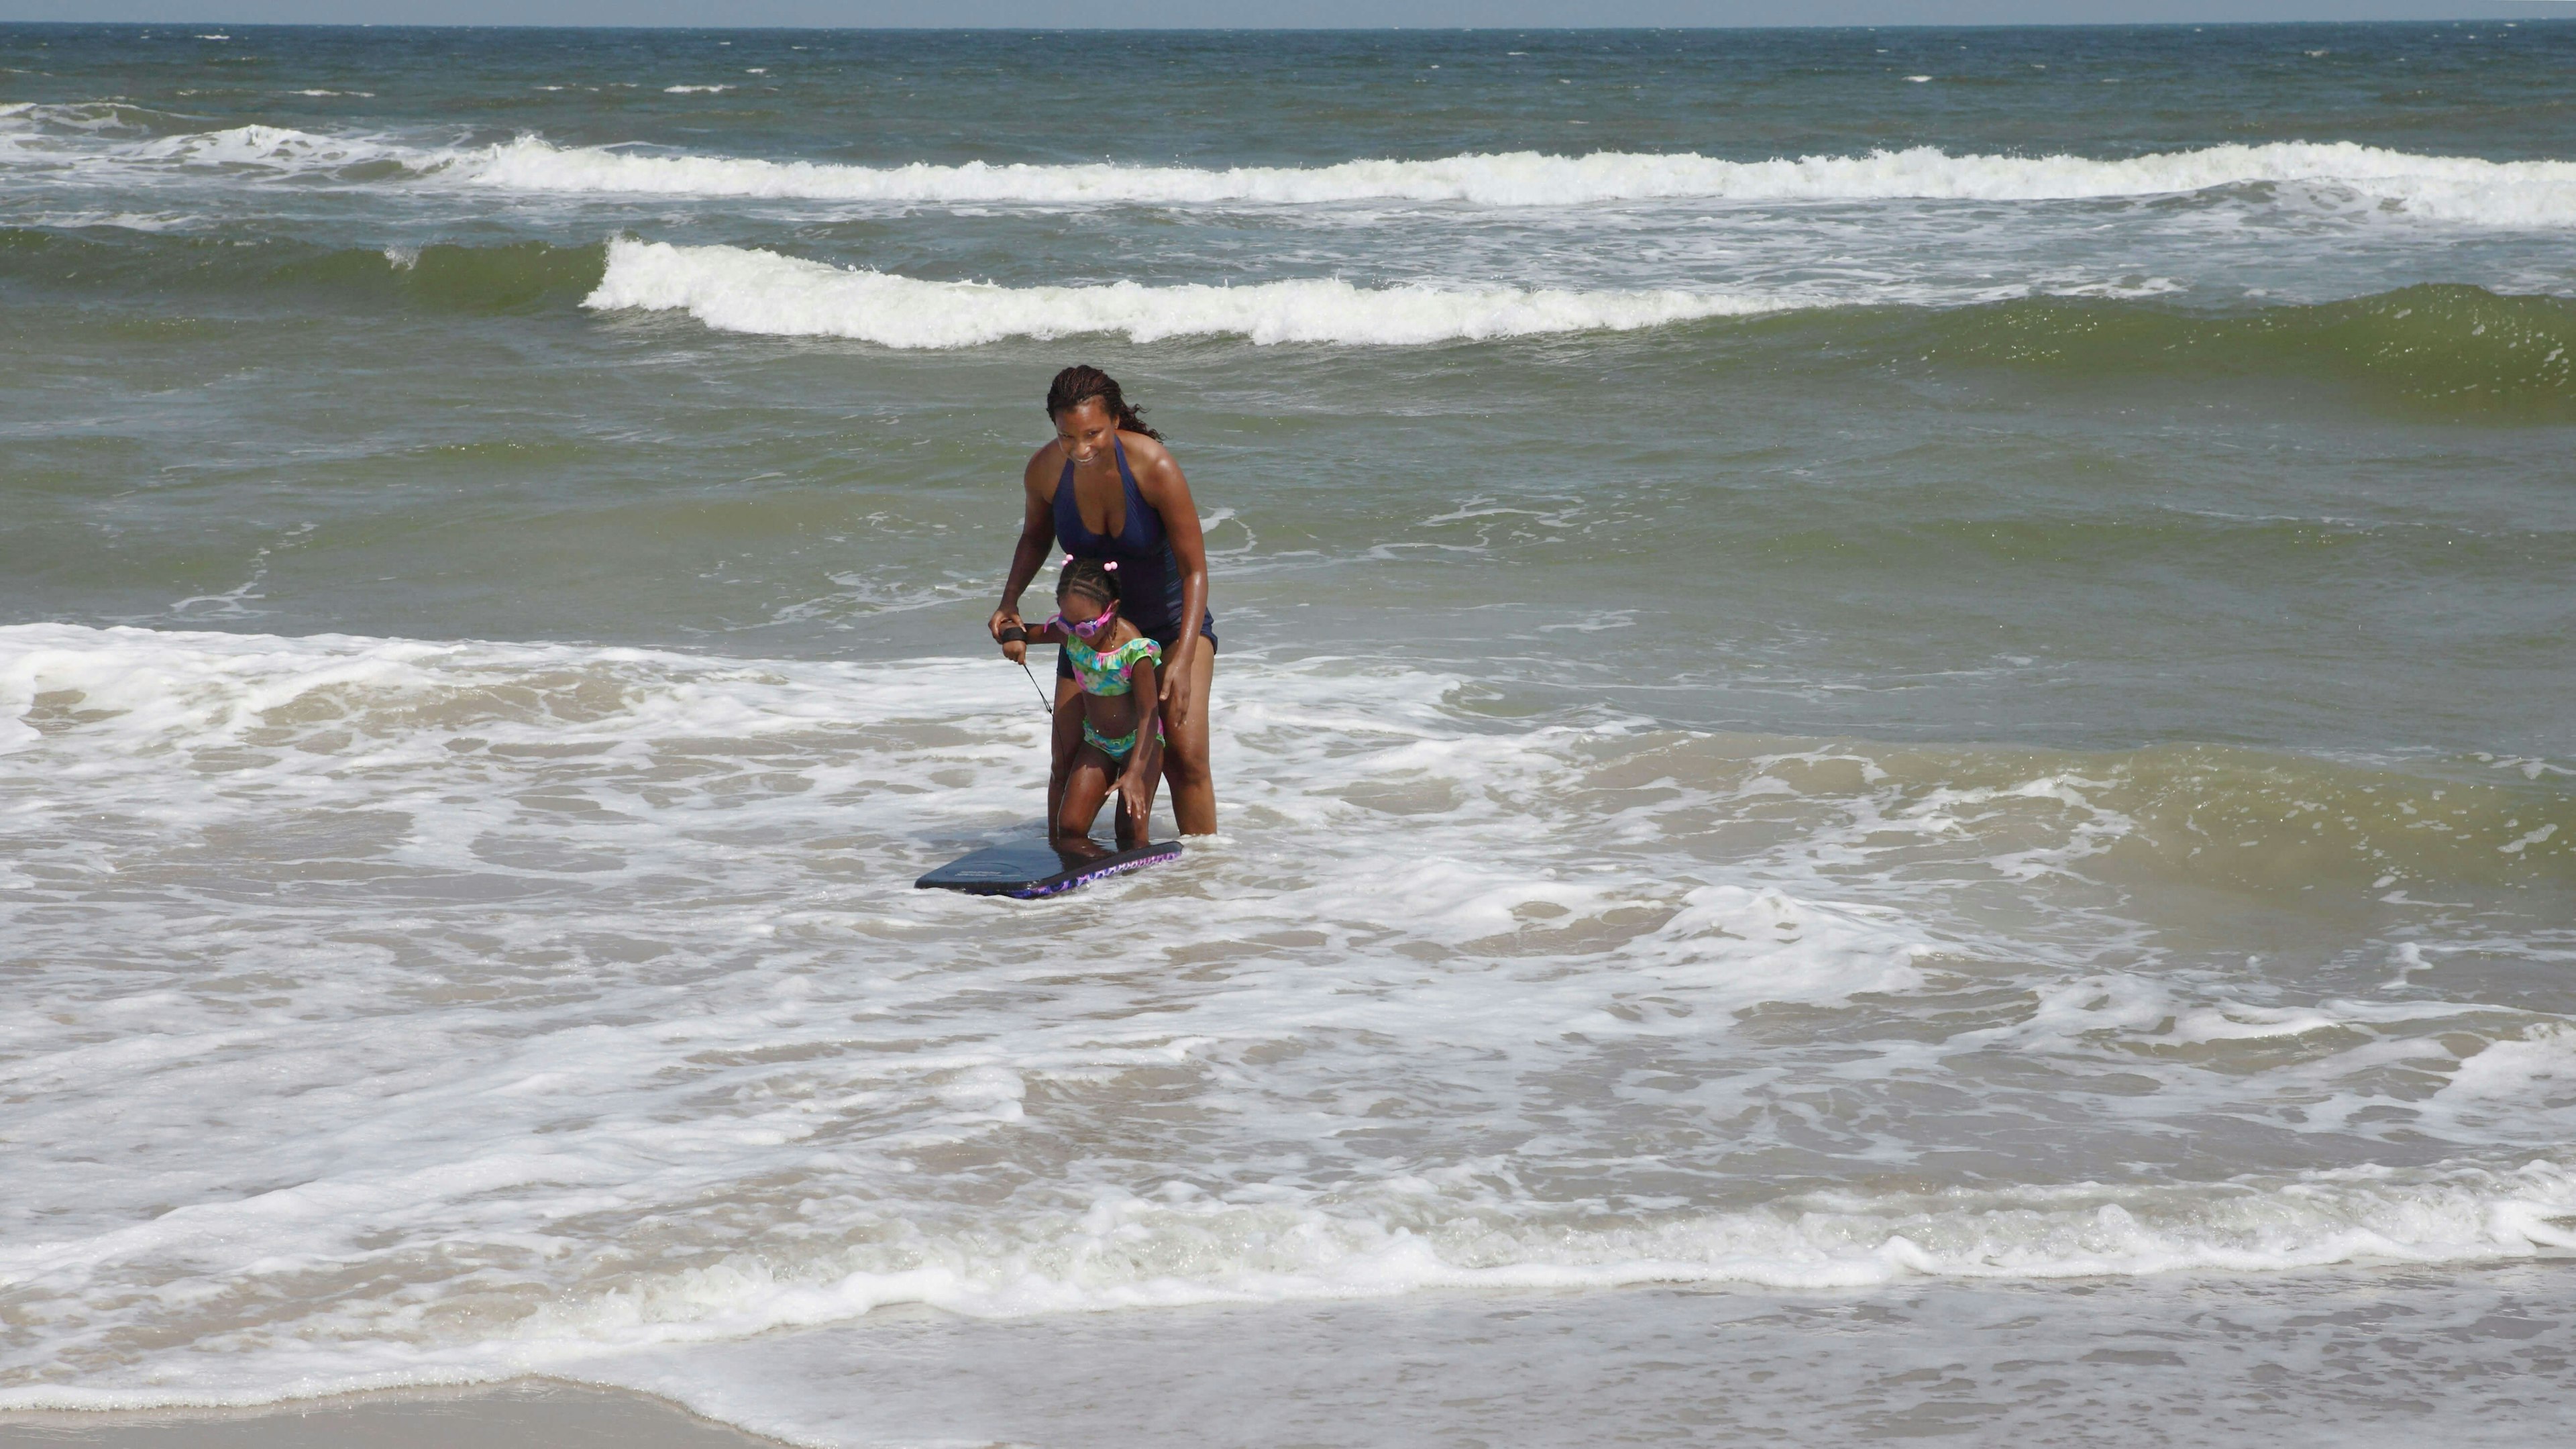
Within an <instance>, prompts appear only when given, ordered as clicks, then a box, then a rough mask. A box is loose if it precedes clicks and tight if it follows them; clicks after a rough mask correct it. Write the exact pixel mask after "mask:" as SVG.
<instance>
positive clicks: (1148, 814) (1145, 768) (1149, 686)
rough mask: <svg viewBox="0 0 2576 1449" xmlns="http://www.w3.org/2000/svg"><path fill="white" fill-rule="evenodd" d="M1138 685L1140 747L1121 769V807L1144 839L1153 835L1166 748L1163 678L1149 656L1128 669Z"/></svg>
mask: <svg viewBox="0 0 2576 1449" xmlns="http://www.w3.org/2000/svg"><path fill="white" fill-rule="evenodd" d="M1127 678H1128V681H1129V683H1131V684H1132V685H1133V686H1134V688H1132V689H1131V690H1129V691H1128V696H1127V697H1128V698H1130V699H1132V700H1134V701H1136V718H1135V720H1134V724H1135V726H1136V748H1134V749H1133V750H1130V751H1128V752H1127V767H1126V768H1125V769H1123V770H1121V771H1119V772H1118V809H1119V811H1120V813H1122V814H1124V815H1125V816H1126V817H1127V818H1128V820H1129V821H1130V822H1131V823H1132V826H1133V830H1134V838H1135V839H1136V840H1137V841H1138V842H1139V843H1142V842H1143V841H1145V840H1148V839H1150V838H1151V837H1152V833H1153V832H1152V831H1151V830H1150V829H1149V828H1148V827H1149V826H1151V825H1152V823H1153V818H1152V817H1153V810H1154V786H1155V784H1156V783H1157V782H1158V781H1160V780H1161V779H1162V775H1163V758H1162V757H1163V752H1162V750H1161V749H1160V748H1158V747H1156V743H1155V742H1156V741H1157V740H1158V739H1159V738H1160V735H1159V733H1158V729H1159V725H1160V720H1159V718H1158V717H1159V716H1160V715H1161V714H1162V710H1161V709H1160V707H1159V706H1158V704H1157V697H1158V695H1159V693H1160V691H1159V690H1158V688H1157V686H1158V685H1159V684H1160V683H1161V680H1160V679H1159V677H1158V676H1157V674H1156V671H1155V669H1154V661H1153V659H1152V658H1151V657H1150V656H1148V657H1146V658H1143V659H1139V660H1137V661H1136V663H1135V667H1133V668H1131V669H1129V670H1128V671H1127Z"/></svg>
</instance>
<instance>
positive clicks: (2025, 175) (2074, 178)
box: [0, 83, 2576, 228]
mask: <svg viewBox="0 0 2576 1449" xmlns="http://www.w3.org/2000/svg"><path fill="white" fill-rule="evenodd" d="M729 88H730V87H729V86H727V85H725V84H722V83H711V84H685V85H674V86H668V87H664V89H665V90H666V91H667V92H670V93H673V94H695V93H714V92H720V91H723V90H726V89H729ZM134 110H135V108H134V107H132V106H130V105H126V104H124V103H121V102H97V103H89V104H68V105H43V106H34V105H29V104H27V103H16V104H15V105H14V106H13V107H12V108H8V109H0V116H6V117H8V118H9V119H12V120H15V121H19V122H21V123H30V122H33V123H41V124H43V125H44V126H46V127H48V128H59V129H64V130H71V131H76V132H79V131H88V132H98V131H104V130H108V129H114V128H116V127H118V126H121V125H122V124H123V121H122V117H124V116H125V115H127V114H128V113H132V112H133V111H134ZM352 152H357V153H363V154H365V155H367V156H370V157H381V158H383V159H388V160H395V161H398V162H399V163H400V164H401V165H402V166H403V167H404V170H405V174H406V175H407V176H408V177H409V178H411V179H412V180H413V181H432V182H438V183H445V184H464V185H471V186H479V187H491V188H498V189H505V190H512V191H521V192H527V193H532V194H552V195H585V194H624V195H647V196H674V197H707V198H761V199H774V200H801V201H836V202H884V203H890V204H932V205H937V204H1013V205H1022V206H1033V207H1042V208H1046V207H1079V206H1097V205H1139V206H1170V207H1234V206H1318V205H1331V204H1337V203H1351V202H1371V201H1377V202H1411V203H1454V204H1459V205H1465V206H1474V207H1512V208H1549V207H1582V206H1592V205H1599V204H1604V203H1614V202H1638V201H1659V200H1683V201H1711V202H1755V203H1759V202H1868V201H1897V200H1916V201H1988V202H2045V201H2078V200H2102V199H2115V198H2123V197H2155V196H2169V195H2175V194H2182V193H2191V192H2201V191H2209V190H2212V189H2217V188H2241V187H2251V186H2294V187H2297V188H2300V189H2302V190H2303V191H2309V192H2323V193H2328V194H2332V193H2337V192H2340V193H2345V194H2348V195H2349V196H2351V197H2352V198H2354V199H2356V200H2359V201H2366V202H2369V203H2373V204H2385V205H2386V206H2388V207H2391V208H2394V209H2395V210H2396V211H2397V212H2398V213H2399V214H2403V215H2411V216H2415V217H2419V218H2423V219H2427V220H2435V221H2443V222H2451V223H2462V224H2474V225H2489V226H2503V227H2541V228H2553V227H2561V226H2568V225H2576V162H2570V161H2561V160H2526V161H2491V160H2486V159H2484V158H2480V157H2474V156H2431V155H2422V154H2418V153H2413V152H2406V151H2396V150H2390V149H2387V148H2385V147H2377V146H2364V145H2359V144H2355V143H2353V142H2348V141H2336V142H2300V141H2280V142H2269V143H2265V144H2262V145H2224V146H2211V147H2206V148H2203V149H2200V150H2193V151H2171V152H2157V153H2152V154H2148V155H2144V156H2133V157H2121V158H2115V159H2102V158H2093V157H2084V156H2068V155H2051V156H1997V155H1979V154H1966V155H1953V154H1951V153H1948V152H1945V151H1941V150H1938V149H1935V148H1932V147H1914V148H1911V149H1907V150H1901V151H1873V152H1870V153H1868V154H1866V155H1846V156H1802V157H1794V158H1792V157H1779V158H1774V159H1770V160H1761V161H1736V160H1726V159H1722V158H1719V157H1713V156H1703V155H1698V154H1695V153H1689V152H1677V153H1641V152H1611V151H1602V152H1593V153H1590V154H1585V155H1553V154H1547V153H1542V152H1536V151H1521V152H1508V153H1491V154H1465V155H1457V156H1447V157H1439V158H1433V159H1426V160H1393V159H1364V160H1352V161H1344V162H1339V163H1336V164H1332V165H1326V166H1306V167H1282V166H1241V167H1229V168H1222V169H1220V168H1213V167H1188V166H1154V165H1144V164H1136V163H1121V162H1093V163H1082V164H1071V165H1064V164H1032V163H1000V164H996V163H991V162H983V161H970V162H966V163H964V164H960V165H933V164H929V163H923V162H916V163H912V164H909V165H899V166H864V165H853V164H846V163H837V162H817V161H798V160H773V159H768V158H763V157H744V156H694V155H673V154H669V153H667V152H639V151H635V150H629V149H625V148H622V147H606V146H567V145H562V144H558V143H556V142H553V141H549V140H546V139H544V138H543V137H541V136H534V135H529V136H522V137H519V138H517V139H515V140H512V141H506V142H500V143H496V144H492V145H486V146H458V145H422V144H419V143H418V142H417V141H407V140H403V139H399V138H395V137H391V136H383V135H320V134H315V133H310V132H301V131H295V130H292V129H288V128H280V127H272V126H244V127H235V128H231V129H227V130H220V131H211V132H200V133H191V134H182V135H171V136H165V137H161V138H158V139H155V140H152V141H148V142H140V143H137V142H131V141H127V142H119V143H117V144H116V145H114V146H112V147H110V148H108V149H105V150H102V151H100V152H99V153H98V156H99V159H104V160H111V161H113V160H118V159H122V160H125V161H128V162H132V163H136V164H143V165H153V164H166V163H167V162H169V161H171V160H174V159H180V160H184V159H191V158H195V157H199V156H205V157H222V158H225V159H228V160H232V161H234V162H236V163H238V164H244V165H259V166H264V167H268V168H272V169H275V170H278V171H280V172H296V171H301V170H308V169H312V168H314V167H316V166H319V165H327V164H330V163H329V161H328V159H327V158H329V157H330V156H333V155H337V154H342V153H352Z"/></svg>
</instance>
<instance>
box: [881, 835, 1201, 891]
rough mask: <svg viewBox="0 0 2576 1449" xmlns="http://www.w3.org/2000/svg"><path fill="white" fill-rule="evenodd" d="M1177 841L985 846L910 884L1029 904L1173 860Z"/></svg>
mask: <svg viewBox="0 0 2576 1449" xmlns="http://www.w3.org/2000/svg"><path fill="white" fill-rule="evenodd" d="M1180 853H1181V843H1180V842H1179V841H1177V840H1158V841H1155V842H1154V843H1152V844H1150V845H1140V846H1138V847H1136V848H1135V849H1134V850H1100V849H1098V848H1096V847H1095V848H1094V849H1093V850H1091V851H1087V852H1086V851H1078V850H1058V849H1056V848H1055V847H1053V846H1051V845H1048V844H1046V843H1045V842H1044V841H1027V842H1023V843H1019V844H1013V845H988V846H986V847H984V848H983V849H982V850H979V851H976V852H975V853H974V854H972V855H965V856H960V857H958V858H957V859H955V860H952V861H950V862H948V863H947V864H946V865H943V866H941V867H940V868H939V869H937V870H934V871H932V872H931V873H930V874H928V875H925V876H923V877H922V878H921V879H919V880H917V881H914V882H913V883H912V884H913V886H914V888H915V889H917V890H926V891H929V890H941V891H964V892H965V893H966V894H968V895H970V896H1010V897H1012V898H1013V899H1015V900H1023V901H1033V900H1036V899H1038V898H1039V897H1040V896H1051V895H1056V894H1059V893H1060V892H1064V891H1069V890H1072V889H1073V888H1074V887H1075V886H1079V885H1086V884H1088V883H1090V882H1092V881H1096V880H1098V879H1100V878H1101V877H1102V876H1105V875H1116V874H1118V873H1119V872H1121V871H1130V870H1135V869H1138V868H1139V867H1142V866H1148V865H1155V864H1159V863H1160V862H1163V861H1166V860H1173V859H1177V858H1178V857H1179V855H1180Z"/></svg>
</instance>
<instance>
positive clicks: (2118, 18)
mask: <svg viewBox="0 0 2576 1449" xmlns="http://www.w3.org/2000/svg"><path fill="white" fill-rule="evenodd" d="M2553 17H2555V18H2565V19H2571V20H2576V3H2536V4H2526V3H2517V0H2236V3H2219V0H2058V3H2054V4H2051V3H2043V0H1801V3H1794V4H1783V3H1779V0H1771V3H1758V0H1486V3H1481V4H1478V3H1465V0H1295V3H1288V4H1282V3H1278V0H1091V3H1087V4H1085V3H1067V0H935V3H925V0H726V3H722V4H711V3H708V0H0V21H9V20H90V21H101V20H142V21H152V22H155V23H172V22H181V21H187V22H200V21H202V22H207V23H213V24H223V23H230V24H235V25H253V24H260V23H274V24H298V25H311V24H336V25H350V24H360V23H372V24H378V25H687V26H710V27H713V26H764V25H848V26H998V27H1004V28H1009V29H1050V30H1052V29H1063V28H1068V27H1075V28H1088V27H1094V26H1103V27H1110V26H1114V27H1137V28H1165V27H1196V26H1226V27H1236V26H1241V27H1262V26H1283V25H1284V26H1332V27H1339V26H1353V27H1362V26H1385V25H1401V26H1418V27H1455V26H1464V25H1474V26H1490V27H1496V28H1506V29H1508V28H1518V27H1525V26H1548V25H1992V24H2059V25H2062V24H2070V23H2085V22H2109V23H2123V22H2126V23H2138V22H2174V21H2185V22H2192V23H2198V24H2212V23H2224V22H2227V21H2263V20H2414V19H2455V18H2465V19H2490V18H2496V19H2509V20H2539V19H2544V18H2553Z"/></svg>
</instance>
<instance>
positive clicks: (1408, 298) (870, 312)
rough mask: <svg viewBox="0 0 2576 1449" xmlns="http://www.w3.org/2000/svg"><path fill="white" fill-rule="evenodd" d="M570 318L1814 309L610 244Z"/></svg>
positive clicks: (1175, 319)
mask: <svg viewBox="0 0 2576 1449" xmlns="http://www.w3.org/2000/svg"><path fill="white" fill-rule="evenodd" d="M583 305H585V306H589V307H593V308H597V309H599V310H602V311H617V310H625V309H633V310H639V311H652V312H686V313H687V314H689V315H690V316H691V317H694V318H696V319H697V320H698V321H700V322H703V323H705V324H706V325H707V326H709V327H713V328H715V329H716V330H718V331H720V332H751V333H759V334H762V335H766V336H772V337H844V338H850V339H854V340H857V341H864V342H874V343H877V344H880V345H882V346H886V347H900V348H946V347H974V346H979V345H981V344H984V343H988V342H998V341H1001V340H1003V339H1004V338H1010V337H1029V338H1040V339H1044V338H1053V337H1072V336H1080V335H1085V334H1101V333H1106V334H1113V335H1120V336H1124V337H1127V338H1129V339H1130V340H1132V341H1136V342H1154V341H1159V340H1162V339H1165V338H1172V337H1211V336H1235V337H1246V338H1249V339H1251V340H1252V341H1253V342H1256V343H1275V342H1326V343H1350V344H1361V345H1378V346H1407V345H1413V346H1418V345H1421V344H1425V343H1434V342H1450V341H1460V340H1471V339H1485V338H1498V337H1527V336H1533V335H1537V334H1543V333H1561V332H1595V331H1632V330H1635V329H1638V328H1645V327H1658V326H1663V325H1665V324H1668V323H1673V322H1687V321H1693V320H1697V319H1700V318H1706V317H1741V316H1747V315H1751V314H1754V313H1760V312H1776V311H1781V310H1785V309H1788V308H1793V307H1798V306H1802V305H1814V303H1812V302H1807V301H1803V300H1801V299H1797V298H1793V297H1787V296H1768V297H1766V296H1759V295H1750V294H1742V293H1725V292H1685V291H1560V290H1554V289H1545V288H1539V289H1529V288H1519V287H1439V286H1402V287H1359V286H1354V285H1352V284H1351V283H1349V282H1344V281H1339V280H1334V279H1330V278H1314V279H1305V280H1297V281H1284V282H1263V283H1259V284H1257V285H1253V286H1244V287H1218V286H1208V285H1204V284H1198V283H1190V284H1183V285H1178V286H1162V287H1148V286H1141V285H1139V284H1137V283H1135V282H1114V283H1110V284H1107V285H1104V286H1092V287H1004V286H996V285H994V284H992V283H988V282H926V281H920V280H917V279H915V278H911V277H899V276H894V275H891V274H889V273H885V272H879V271H872V270H868V269H865V268H850V269H844V268H841V267H835V266H831V265H828V264H826V263H823V262H815V261H806V260H803V259H801V258H797V257H787V256H780V255H779V254H777V253H775V252H766V251H758V250H753V249H748V248H743V247H726V246H700V247H692V246H674V245H672V244H670V243H667V242H643V241H636V240H633V239H631V238H620V239H618V240H616V241H613V242H611V243H609V246H608V270H607V275H606V276H604V277H603V278H602V279H601V280H600V284H599V287H598V290H596V291H594V292H592V293H591V294H590V296H589V297H588V299H586V301H585V302H584V304H583Z"/></svg>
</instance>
